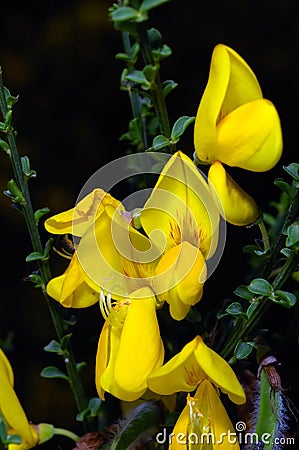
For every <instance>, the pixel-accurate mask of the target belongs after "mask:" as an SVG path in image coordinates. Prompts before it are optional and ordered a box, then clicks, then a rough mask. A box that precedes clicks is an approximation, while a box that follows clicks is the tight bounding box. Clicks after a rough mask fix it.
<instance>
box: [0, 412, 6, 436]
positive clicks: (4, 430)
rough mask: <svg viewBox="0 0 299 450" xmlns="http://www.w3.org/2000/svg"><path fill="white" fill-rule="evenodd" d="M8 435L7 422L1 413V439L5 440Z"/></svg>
mask: <svg viewBox="0 0 299 450" xmlns="http://www.w3.org/2000/svg"><path fill="white" fill-rule="evenodd" d="M6 436H7V429H6V424H5V422H4V420H3V419H2V417H1V415H0V439H1V441H4V440H5V439H6Z"/></svg>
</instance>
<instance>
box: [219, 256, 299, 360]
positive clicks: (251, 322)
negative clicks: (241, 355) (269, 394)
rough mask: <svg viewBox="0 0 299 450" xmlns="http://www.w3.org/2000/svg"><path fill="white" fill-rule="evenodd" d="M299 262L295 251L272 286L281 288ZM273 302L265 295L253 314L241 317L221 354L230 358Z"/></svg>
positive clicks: (275, 288) (225, 357)
mask: <svg viewBox="0 0 299 450" xmlns="http://www.w3.org/2000/svg"><path fill="white" fill-rule="evenodd" d="M298 262H299V254H298V253H296V252H295V251H294V252H293V253H292V254H291V255H290V256H289V258H288V259H287V261H286V263H285V265H284V266H283V268H282V269H281V271H280V272H279V274H278V275H277V277H276V278H275V280H274V282H273V284H272V287H273V290H274V291H276V290H277V289H281V288H282V286H283V285H284V283H285V282H286V281H287V280H288V278H289V277H290V275H291V274H292V273H293V271H294V269H295V267H296V266H297V264H298ZM271 304H272V302H271V300H270V299H269V298H267V297H264V298H262V299H261V300H260V302H259V303H258V304H257V307H256V308H255V309H254V310H253V312H252V314H251V316H250V317H249V318H248V319H246V318H244V317H240V318H239V319H238V320H237V322H236V324H235V327H234V329H233V332H232V334H231V336H230V337H229V339H228V340H227V341H226V344H225V346H224V348H223V349H222V351H221V352H220V354H221V356H222V357H223V358H224V359H228V358H229V356H230V355H231V353H232V352H233V351H234V349H235V347H236V345H237V343H238V342H239V340H240V339H242V338H244V337H247V336H249V335H250V333H252V331H253V330H254V329H255V327H256V326H257V324H258V323H259V321H260V320H261V318H262V317H263V315H264V314H265V312H266V311H267V310H268V309H269V307H270V306H271Z"/></svg>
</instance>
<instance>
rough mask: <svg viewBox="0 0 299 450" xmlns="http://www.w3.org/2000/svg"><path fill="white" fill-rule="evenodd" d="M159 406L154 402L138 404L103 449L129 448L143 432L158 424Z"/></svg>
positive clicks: (117, 449) (120, 449)
mask: <svg viewBox="0 0 299 450" xmlns="http://www.w3.org/2000/svg"><path fill="white" fill-rule="evenodd" d="M159 416H160V413H159V408H158V406H157V405H156V404H155V403H154V402H146V403H142V404H141V405H139V406H137V407H136V408H135V409H134V410H133V411H132V412H130V416H129V418H128V419H126V420H124V421H123V422H122V423H121V426H120V427H119V431H118V433H117V435H116V436H115V438H114V439H112V440H111V441H110V442H108V444H107V445H104V446H103V449H109V450H123V449H124V448H129V446H130V444H132V443H133V442H134V441H135V440H136V439H137V438H138V437H139V436H140V435H141V434H142V433H144V432H145V431H146V430H148V429H149V428H152V427H154V426H157V425H158V423H159V419H160V417H159Z"/></svg>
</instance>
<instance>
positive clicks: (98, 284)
mask: <svg viewBox="0 0 299 450" xmlns="http://www.w3.org/2000/svg"><path fill="white" fill-rule="evenodd" d="M111 223H112V221H111V217H109V215H108V214H107V212H106V210H105V209H104V211H103V212H102V214H101V215H100V216H99V217H98V218H97V220H96V221H95V223H94V224H93V225H92V226H90V227H89V228H88V230H87V231H86V232H85V233H84V235H83V236H82V238H81V240H80V243H79V245H78V248H77V250H76V253H77V256H78V260H79V263H80V266H81V268H82V276H83V278H84V280H85V281H86V282H87V283H88V285H89V286H90V287H91V288H92V289H94V290H95V291H98V292H99V291H101V290H104V291H106V292H110V293H111V295H112V297H113V298H115V299H126V298H128V295H129V289H128V286H127V277H126V275H125V273H124V271H123V266H122V263H121V258H120V254H119V252H118V251H117V248H116V246H115V243H114V239H113V236H112V234H111Z"/></svg>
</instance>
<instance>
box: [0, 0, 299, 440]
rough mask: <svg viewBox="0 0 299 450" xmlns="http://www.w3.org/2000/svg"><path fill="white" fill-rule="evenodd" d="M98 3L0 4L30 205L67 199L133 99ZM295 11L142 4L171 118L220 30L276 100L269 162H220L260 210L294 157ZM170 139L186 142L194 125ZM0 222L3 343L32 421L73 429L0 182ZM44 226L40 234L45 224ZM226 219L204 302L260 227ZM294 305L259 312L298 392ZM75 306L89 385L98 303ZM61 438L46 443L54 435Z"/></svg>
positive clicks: (245, 4) (236, 273)
mask: <svg viewBox="0 0 299 450" xmlns="http://www.w3.org/2000/svg"><path fill="white" fill-rule="evenodd" d="M109 6H111V2H109V1H106V0H105V1H104V0H98V1H95V0H87V1H80V0H64V1H63V2H60V1H53V0H52V1H45V0H44V1H38V0H36V1H34V0H28V1H27V2H23V3H17V4H16V3H15V2H5V4H3V5H2V6H1V26H0V65H1V66H2V69H3V72H4V83H5V85H6V86H7V87H8V88H9V89H10V91H11V93H12V94H13V95H19V97H20V98H19V102H18V103H17V104H16V106H15V107H14V124H15V127H16V129H17V131H18V141H17V142H18V147H19V151H20V153H21V155H28V156H29V157H30V160H31V166H32V168H33V169H34V170H36V171H37V178H36V179H34V180H32V181H31V182H30V189H31V193H32V201H33V205H34V209H38V208H41V207H44V206H47V207H49V208H50V209H51V213H52V214H56V213H58V212H61V211H63V210H65V209H68V208H71V207H72V206H73V205H74V202H75V200H76V198H77V195H78V193H79V192H80V189H81V188H82V186H83V185H84V183H85V182H86V181H87V179H88V178H89V177H90V176H91V175H92V174H93V173H94V172H95V171H96V170H97V169H99V168H100V167H102V166H103V165H104V164H105V163H107V162H109V161H111V160H112V159H113V158H115V157H118V156H123V155H124V154H125V152H126V151H127V146H126V144H125V143H124V142H121V141H120V140H119V138H120V136H121V135H122V134H123V133H124V132H126V131H127V124H128V121H129V119H130V118H131V110H130V104H129V99H128V97H127V95H126V93H124V92H121V91H120V89H119V79H120V75H121V71H122V69H123V63H122V62H120V61H116V60H115V54H116V53H117V52H120V51H122V42H121V37H120V34H119V33H118V32H117V31H115V30H114V28H113V25H112V24H111V23H110V22H109V19H108V7H109ZM298 22H299V15H298V8H297V4H296V1H295V0H284V1H272V2H267V1H252V0H241V1H240V0H238V1H237V0H224V1H210V2H200V3H199V2H198V1H196V0H189V1H188V2H186V1H185V2H182V1H180V0H172V1H170V2H169V3H168V4H166V5H163V6H162V7H160V8H158V9H157V10H153V11H152V13H151V14H150V22H149V26H154V27H155V28H157V29H158V30H160V32H161V33H162V36H163V41H164V42H165V43H166V44H168V45H169V46H170V47H171V48H172V50H173V55H172V56H171V57H170V58H168V59H167V60H165V61H164V62H162V67H161V78H162V80H165V79H173V80H174V81H175V82H177V83H178V87H177V88H176V89H175V91H173V92H172V93H171V94H170V96H169V97H168V98H167V106H168V110H169V115H170V121H171V123H174V121H175V120H176V119H177V118H178V117H180V116H182V115H189V116H193V115H195V114H196V110H197V106H198V103H199V101H200V98H201V95H202V93H203V90H204V87H205V84H206V81H207V78H208V70H209V64H210V58H211V54H212V50H213V48H214V46H215V45H216V44H218V43H220V42H222V43H224V44H226V45H229V46H231V47H232V48H234V49H235V50H236V51H237V52H238V53H239V54H240V55H241V56H242V57H243V58H244V59H245V60H246V61H247V63H248V64H249V65H250V66H251V68H252V69H253V71H254V72H255V74H256V75H257V78H258V80H259V82H260V84H261V87H262V90H263V93H264V97H266V98H269V99H270V100H272V101H273V102H274V104H275V105H276V107H277V109H278V111H279V114H280V117H281V123H282V129H283V135H284V154H283V157H282V160H281V161H280V163H279V164H278V165H277V167H275V168H274V169H273V170H271V171H270V172H268V173H263V174H247V173H244V172H245V171H239V170H237V169H234V170H231V171H230V173H231V175H233V176H234V177H235V178H236V179H237V180H238V181H239V183H240V184H241V185H242V187H243V188H244V189H246V190H247V191H248V192H249V193H250V194H251V195H252V196H254V197H255V198H258V201H259V203H260V206H261V207H262V209H263V210H266V211H271V206H270V205H269V202H270V201H271V200H277V199H278V198H279V193H280V192H279V190H278V189H277V188H276V187H274V185H273V181H274V179H275V178H276V177H277V176H279V177H281V176H285V173H284V171H283V169H282V165H283V164H289V163H290V162H296V160H297V145H298V144H297V134H298V108H297V106H296V105H297V101H298V87H297V86H298V62H297V58H298V52H297V47H298V30H299V23H298ZM180 148H181V149H182V150H183V151H184V152H185V153H186V154H188V155H189V156H192V154H193V143H192V127H190V129H188V130H187V132H186V134H185V135H184V137H183V139H182V141H181V146H180ZM11 177H12V173H11V167H10V163H9V159H8V157H7V156H6V154H5V153H4V152H2V154H1V157H0V189H1V191H4V190H5V189H6V183H7V180H8V179H10V178H11ZM0 223H1V230H2V234H1V236H2V238H1V244H2V246H1V249H2V256H1V259H2V265H1V267H2V268H1V280H2V289H1V307H0V339H2V340H3V341H6V343H7V342H8V341H9V342H10V343H11V344H10V346H9V349H10V351H9V356H10V360H11V362H12V365H13V367H14V370H15V379H16V380H15V381H16V390H17V392H18V395H19V397H20V399H21V400H22V403H23V405H24V407H25V410H26V412H27V414H28V416H29V417H30V419H31V420H32V421H33V422H39V421H43V422H52V423H54V424H55V425H57V426H59V427H66V428H71V429H73V430H75V431H77V432H78V433H80V432H81V429H80V427H79V428H78V424H77V423H76V421H75V415H76V409H75V405H74V402H73V399H72V397H71V394H70V392H69V390H68V388H67V387H66V385H65V382H64V381H62V380H55V381H53V380H45V379H42V378H41V377H40V375H39V373H40V371H41V369H42V368H43V367H44V366H45V365H50V364H53V365H59V364H60V360H59V358H58V357H57V358H56V356H54V355H51V354H47V353H45V352H44V350H43V347H44V346H45V345H46V344H47V343H48V342H49V341H50V340H51V339H54V338H55V334H54V331H53V327H52V323H51V320H50V317H49V313H48V310H47V307H46V305H45V304H44V302H43V298H42V296H41V293H40V292H39V291H38V290H36V289H34V288H33V286H32V285H31V284H30V283H25V282H24V281H23V279H24V278H25V277H26V276H28V274H29V273H30V272H31V271H32V270H34V269H35V267H34V265H32V266H31V265H30V264H26V263H25V257H26V255H27V254H28V253H30V251H31V247H30V243H29V238H28V235H27V231H26V229H25V226H24V223H23V219H22V217H21V215H19V214H18V213H17V212H16V211H15V210H13V209H12V208H11V205H10V201H9V199H8V198H7V197H5V196H4V195H1V196H0ZM41 233H42V236H43V237H44V238H45V239H47V235H46V234H45V233H44V231H43V230H41ZM227 233H228V234H227V245H226V248H225V252H224V255H223V259H222V261H221V263H220V265H219V267H218V269H217V271H216V272H215V274H214V275H213V277H212V278H211V279H210V280H208V282H207V288H206V297H205V298H206V302H209V301H211V302H212V304H213V305H214V304H215V302H216V301H217V300H218V299H219V301H222V300H223V299H224V298H226V297H229V296H230V295H231V292H232V290H233V289H234V288H235V287H236V286H237V285H238V284H240V283H243V282H244V277H245V276H246V273H247V270H248V266H249V262H248V259H247V257H246V256H245V255H244V254H243V253H242V247H243V245H245V244H250V243H254V239H255V238H257V237H259V233H258V229H255V228H254V229H246V228H242V229H240V228H237V227H231V226H228V230H227ZM51 266H52V268H53V273H54V274H59V273H61V271H62V270H63V268H64V266H65V264H64V262H63V261H62V262H61V261H60V260H59V259H58V258H57V257H56V256H53V258H52V260H51ZM294 311H296V310H295V309H294ZM294 314H295V312H294ZM291 315H292V312H290V311H285V310H283V311H281V310H280V309H279V310H277V309H276V310H274V313H273V315H272V316H270V319H268V323H267V320H266V325H265V326H267V325H268V326H270V328H271V327H273V329H274V330H275V333H277V334H278V337H280V336H281V335H282V336H284V335H285V341H283V343H282V345H281V346H280V347H279V345H278V347H277V349H276V350H277V352H278V357H279V358H280V359H281V360H282V370H283V373H284V376H285V379H284V380H285V386H287V387H291V388H292V389H291V391H290V395H291V398H293V400H294V401H295V402H296V401H297V398H298V386H296V384H297V377H296V373H295V364H294V362H295V361H296V360H297V355H298V343H297V341H296V338H297V337H298V330H294V332H291V333H289V334H290V335H291V339H290V341H288V340H287V337H286V336H287V335H288V333H287V332H290V330H289V323H290V316H291ZM76 316H77V319H78V325H77V326H76V327H75V328H74V330H73V333H74V344H75V350H76V354H77V355H78V360H79V361H80V360H85V361H87V363H88V366H87V368H86V369H84V370H83V380H84V383H85V385H86V390H87V394H88V395H91V396H92V395H95V387H94V382H93V370H94V354H95V350H96V344H97V336H98V334H99V331H100V329H101V324H102V319H101V317H100V313H99V310H98V308H97V307H95V308H94V309H93V308H91V309H88V310H80V311H76ZM295 325H296V326H297V325H298V320H297V322H296V321H295ZM278 342H281V340H280V341H279V340H278ZM297 404H298V403H297ZM61 442H62V443H63V444H64V441H61ZM61 442H60V441H58V442H57V444H56V443H55V444H53V443H52V444H51V445H52V447H51V445H50V446H49V448H60V445H63V444H61ZM56 445H57V447H56ZM65 445H66V444H65Z"/></svg>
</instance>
